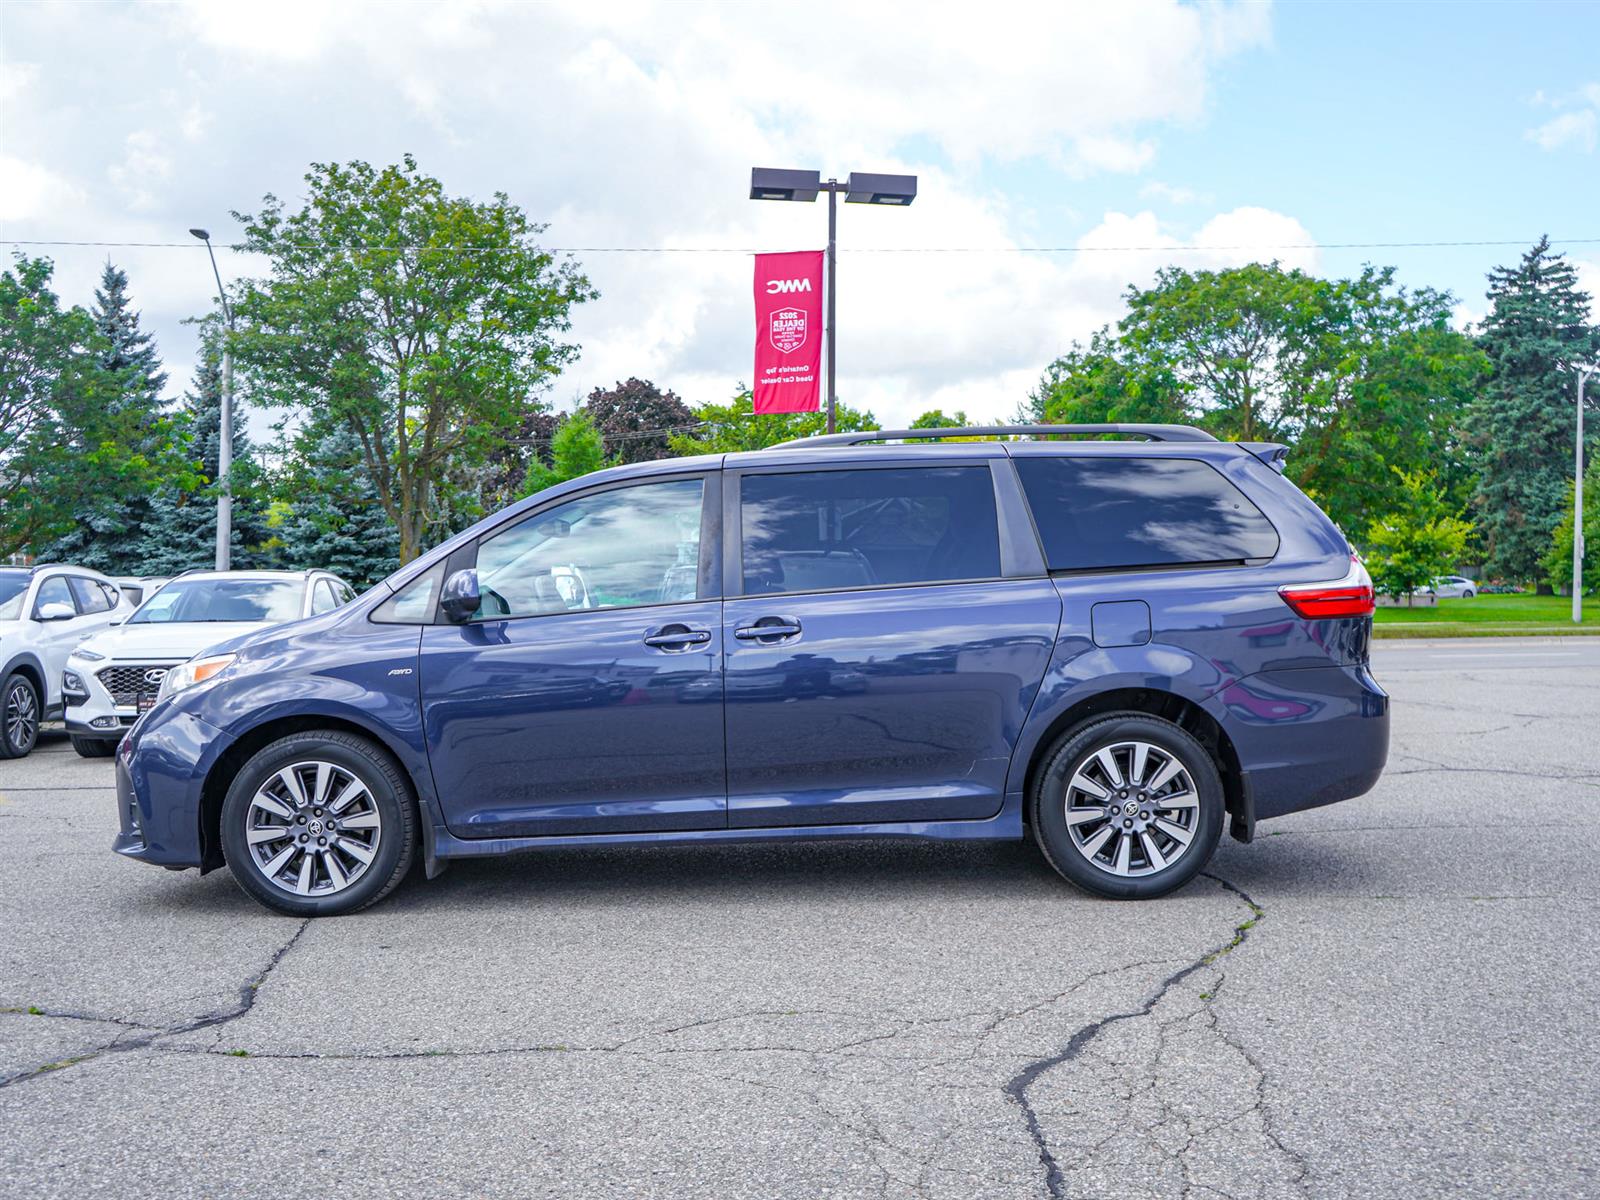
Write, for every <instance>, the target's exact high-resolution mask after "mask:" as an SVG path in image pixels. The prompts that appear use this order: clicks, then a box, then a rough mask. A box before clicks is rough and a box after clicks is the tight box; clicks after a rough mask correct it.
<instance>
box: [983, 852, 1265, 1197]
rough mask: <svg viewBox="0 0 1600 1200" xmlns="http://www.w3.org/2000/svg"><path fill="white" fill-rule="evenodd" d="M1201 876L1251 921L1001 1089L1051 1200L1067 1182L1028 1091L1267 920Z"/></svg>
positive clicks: (1234, 888)
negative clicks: (1022, 1126) (1018, 1115)
mask: <svg viewBox="0 0 1600 1200" xmlns="http://www.w3.org/2000/svg"><path fill="white" fill-rule="evenodd" d="M1201 874H1202V875H1204V876H1205V877H1206V878H1207V879H1211V880H1214V881H1215V882H1217V883H1218V884H1220V885H1222V887H1223V888H1224V889H1225V890H1227V891H1230V892H1232V893H1233V894H1234V895H1236V896H1238V897H1239V898H1240V899H1241V900H1243V901H1244V903H1245V904H1246V905H1247V906H1248V907H1249V909H1250V913H1251V915H1250V917H1249V918H1248V919H1247V920H1245V921H1241V922H1240V923H1239V924H1237V925H1235V926H1234V929H1233V936H1232V938H1230V939H1229V940H1228V941H1227V942H1224V943H1222V944H1221V945H1219V946H1215V947H1213V948H1212V949H1211V950H1209V951H1207V952H1206V953H1205V954H1203V955H1201V956H1200V957H1199V958H1197V959H1195V960H1194V961H1193V962H1191V963H1189V964H1187V965H1186V966H1184V967H1181V968H1180V969H1178V970H1177V971H1174V972H1173V973H1172V974H1170V975H1168V976H1167V977H1166V978H1165V979H1164V980H1162V981H1161V983H1160V984H1159V985H1158V986H1157V987H1156V989H1155V990H1154V991H1153V992H1151V993H1150V995H1149V996H1148V997H1146V998H1145V1000H1144V1002H1143V1003H1142V1004H1141V1005H1140V1006H1139V1007H1138V1008H1135V1009H1131V1010H1129V1011H1128V1012H1121V1013H1113V1014H1111V1015H1110V1016H1106V1017H1101V1018H1100V1019H1099V1020H1098V1021H1094V1022H1091V1023H1090V1024H1088V1025H1085V1026H1084V1027H1083V1028H1082V1029H1080V1030H1078V1032H1077V1033H1075V1034H1073V1035H1072V1037H1071V1038H1069V1039H1068V1040H1067V1044H1066V1045H1065V1046H1064V1047H1062V1048H1061V1050H1059V1051H1057V1052H1056V1053H1055V1054H1052V1055H1050V1056H1048V1057H1046V1058H1040V1059H1035V1060H1034V1061H1032V1062H1030V1063H1029V1064H1028V1065H1027V1066H1025V1067H1023V1069H1022V1070H1021V1071H1019V1072H1017V1073H1016V1074H1015V1075H1014V1076H1012V1077H1011V1080H1010V1081H1009V1082H1008V1083H1007V1084H1006V1085H1005V1088H1004V1089H1003V1090H1004V1091H1005V1094H1006V1096H1007V1097H1008V1098H1009V1099H1010V1100H1011V1101H1012V1102H1014V1103H1015V1104H1016V1105H1017V1107H1018V1108H1020V1109H1021V1110H1022V1115H1023V1119H1024V1121H1025V1123H1026V1125H1027V1128H1028V1134H1029V1136H1030V1137H1031V1138H1032V1139H1033V1144H1034V1149H1035V1150H1036V1151H1037V1152H1038V1155H1039V1162H1040V1165H1041V1166H1043V1168H1044V1172H1045V1188H1046V1190H1047V1191H1048V1193H1049V1195H1050V1197H1051V1200H1066V1179H1065V1176H1064V1175H1063V1173H1062V1171H1061V1164H1060V1163H1059V1162H1057V1161H1056V1157H1055V1155H1054V1154H1053V1153H1052V1152H1051V1150H1050V1146H1049V1143H1048V1141H1047V1140H1046V1138H1045V1134H1044V1127H1043V1125H1042V1124H1041V1122H1040V1120H1039V1114H1038V1112H1037V1111H1036V1110H1035V1109H1034V1107H1033V1105H1032V1103H1031V1102H1030V1101H1029V1099H1028V1089H1029V1088H1031V1087H1032V1086H1033V1085H1034V1083H1036V1082H1037V1081H1038V1079H1039V1077H1040V1076H1042V1075H1043V1074H1045V1072H1047V1071H1049V1070H1051V1069H1053V1068H1055V1067H1059V1066H1061V1065H1062V1064H1063V1063H1067V1062H1071V1061H1072V1060H1073V1059H1075V1058H1077V1057H1078V1056H1079V1055H1080V1054H1082V1053H1083V1052H1084V1050H1085V1049H1087V1048H1088V1046H1089V1044H1090V1043H1091V1042H1093V1041H1094V1040H1095V1038H1097V1037H1099V1036H1100V1034H1101V1032H1103V1031H1104V1030H1105V1029H1107V1028H1109V1027H1110V1026H1112V1025H1116V1024H1119V1023H1120V1022H1123V1021H1131V1020H1134V1019H1135V1018H1138V1017H1147V1016H1149V1015H1150V1014H1151V1012H1152V1011H1154V1009H1155V1007H1156V1005H1157V1004H1159V1003H1160V1002H1161V1001H1162V1000H1163V999H1165V998H1166V995H1167V993H1168V992H1170V991H1171V990H1172V989H1173V988H1174V987H1175V986H1176V985H1177V984H1180V983H1182V982H1183V981H1184V980H1185V979H1187V978H1189V976H1191V975H1193V974H1195V973H1196V972H1197V971H1202V970H1204V969H1205V968H1206V967H1208V966H1210V965H1211V964H1213V963H1215V962H1216V961H1217V960H1218V959H1219V958H1221V957H1222V956H1223V955H1225V954H1228V953H1231V952H1232V951H1233V950H1235V949H1236V948H1237V947H1239V946H1241V945H1243V944H1244V942H1245V940H1246V939H1247V938H1248V937H1249V936H1250V931H1251V930H1252V929H1253V928H1254V927H1255V926H1256V924H1257V922H1259V921H1261V920H1262V919H1263V918H1264V917H1265V916H1266V909H1264V908H1262V907H1261V906H1260V905H1259V904H1257V903H1256V902H1255V901H1254V900H1253V899H1251V897H1250V896H1249V894H1248V893H1246V892H1245V891H1244V889H1243V888H1240V887H1239V886H1238V885H1236V884H1234V883H1232V882H1230V881H1229V880H1226V879H1224V878H1222V876H1220V875H1214V874H1212V873H1211V872H1210V871H1202V872H1201Z"/></svg>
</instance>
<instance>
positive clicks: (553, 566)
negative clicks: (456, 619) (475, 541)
mask: <svg viewBox="0 0 1600 1200" xmlns="http://www.w3.org/2000/svg"><path fill="white" fill-rule="evenodd" d="M703 487H704V484H703V483H702V481H701V480H698V479H678V480H672V481H670V482H667V483H646V484H638V485H636V486H633V487H625V488H613V489H612V490H610V491H605V492H597V493H595V494H593V495H589V496H582V497H580V498H579V499H576V500H570V501H568V502H567V503H566V504H560V505H557V506H556V507H555V508H549V509H545V510H544V511H543V512H540V513H537V514H535V515H534V516H531V517H529V518H527V519H526V520H524V521H521V522H519V523H517V524H516V525H513V526H512V527H511V528H510V529H507V530H505V531H504V532H501V533H497V534H495V535H494V536H493V537H491V538H489V539H488V540H486V541H485V542H484V543H483V544H482V545H480V546H479V547H478V586H479V588H480V589H481V590H482V593H483V601H482V603H481V604H480V605H479V607H478V612H477V614H476V615H477V616H478V617H480V618H488V619H490V620H493V619H494V618H496V617H527V616H537V615H540V614H545V613H562V612H579V611H583V610H587V609H596V608H629V607H633V606H636V605H641V604H672V603H675V602H677V601H683V600H693V599H695V598H696V596H697V581H698V579H699V563H700V494H701V491H702V489H703Z"/></svg>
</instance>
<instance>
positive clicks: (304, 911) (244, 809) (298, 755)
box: [222, 730, 418, 917]
mask: <svg viewBox="0 0 1600 1200" xmlns="http://www.w3.org/2000/svg"><path fill="white" fill-rule="evenodd" d="M308 761H318V762H326V763H331V764H333V765H334V766H335V767H337V768H339V769H340V770H342V771H344V772H346V773H348V774H349V775H350V776H351V777H352V778H354V779H357V780H359V781H360V782H361V783H362V784H364V785H365V787H366V789H367V792H368V794H369V795H370V796H371V800H372V807H373V809H374V810H375V811H376V812H377V814H378V816H379V818H380V819H381V825H380V828H379V831H378V833H377V834H376V837H377V842H376V847H375V851H376V852H375V854H374V856H373V858H372V861H371V862H370V863H368V864H367V865H366V866H365V867H364V868H363V869H362V873H361V874H360V876H359V877H358V878H354V879H353V881H352V882H351V883H350V884H349V885H348V886H346V887H345V888H344V889H343V890H340V891H334V892H332V893H331V894H328V895H323V896H316V895H311V896H304V895H297V894H295V893H294V892H292V891H289V890H287V889H286V888H285V887H282V886H279V885H278V884H275V883H273V882H272V880H270V879H269V878H268V877H267V876H266V874H265V873H264V872H263V870H262V867H261V866H260V865H259V864H258V863H257V862H256V859H255V858H254V856H253V855H252V854H251V852H250V845H249V843H248V840H247V833H248V829H249V822H250V820H251V801H252V799H253V798H254V797H255V795H256V792H257V790H258V789H259V788H261V787H262V786H263V785H264V784H266V783H267V782H268V781H269V780H271V779H272V778H273V776H275V775H277V774H278V772H279V771H281V770H283V769H284V768H286V767H289V766H291V765H293V764H296V763H305V762H308ZM330 811H331V810H330ZM417 837H418V830H417V804H416V798H415V795H414V794H413V792H412V790H411V781H410V780H409V779H407V778H406V776H405V773H404V772H403V771H401V769H400V768H399V767H398V766H397V765H396V764H395V762H394V760H393V759H391V758H390V757H389V755H388V754H387V753H386V752H385V751H383V750H382V749H380V748H379V747H378V746H376V745H375V744H373V743H372V742H369V741H367V740H366V739H365V738H360V737H355V736H352V735H351V734H348V733H338V732H334V731H331V730H329V731H325V732H308V733H295V734H291V735H289V736H288V737H285V738H280V739H279V740H278V741H276V742H273V743H272V744H271V745H269V746H267V747H266V748H265V749H263V750H260V751H258V752H257V753H256V754H255V756H254V757H252V758H251V759H250V761H249V762H247V763H245V765H244V766H243V768H241V769H240V771H239V773H238V774H237V775H235V776H234V779H233V783H232V784H231V785H229V787H228V794H227V796H226V797H225V798H224V799H223V802H222V851H223V855H224V857H225V858H226V859H227V862H228V869H229V870H230V871H231V872H232V874H233V877H234V879H235V880H236V881H237V882H238V884H239V886H240V887H241V888H243V889H244V890H245V891H246V892H248V893H249V894H250V895H251V896H252V897H254V898H255V899H256V900H259V901H260V902H261V903H262V904H264V905H266V906H267V907H268V908H272V909H276V910H277V911H278V912H281V913H288V914H289V915H291V916H296V917H332V916H338V915H340V914H343V913H351V912H356V911H357V910H359V909H363V908H366V907H367V906H368V905H369V904H376V903H377V902H378V901H379V900H381V899H383V898H384V897H385V896H387V895H388V894H389V893H390V892H392V891H393V890H394V889H395V887H396V885H398V884H399V882H400V880H401V879H402V878H404V877H405V874H406V872H407V871H408V870H410V869H411V865H412V863H413V862H414V861H415V860H416V857H417ZM329 853H330V854H331V853H332V851H331V850H330V851H329Z"/></svg>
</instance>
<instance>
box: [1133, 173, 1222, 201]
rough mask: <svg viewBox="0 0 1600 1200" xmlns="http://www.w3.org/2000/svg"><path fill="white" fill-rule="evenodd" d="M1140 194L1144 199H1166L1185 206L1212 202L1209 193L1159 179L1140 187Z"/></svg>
mask: <svg viewBox="0 0 1600 1200" xmlns="http://www.w3.org/2000/svg"><path fill="white" fill-rule="evenodd" d="M1139 196H1140V198H1141V199H1144V200H1165V201H1166V202H1167V203H1168V204H1176V205H1180V206H1185V207H1186V206H1188V205H1190V204H1210V203H1211V199H1212V198H1211V196H1210V194H1209V193H1204V192H1197V191H1195V190H1194V189H1193V188H1187V187H1175V186H1173V185H1172V184H1170V183H1163V182H1161V181H1160V180H1159V179H1155V180H1151V181H1150V182H1149V183H1147V184H1145V185H1144V186H1143V187H1142V188H1140V189H1139Z"/></svg>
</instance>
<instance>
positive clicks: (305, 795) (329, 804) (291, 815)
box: [245, 760, 383, 896]
mask: <svg viewBox="0 0 1600 1200" xmlns="http://www.w3.org/2000/svg"><path fill="white" fill-rule="evenodd" d="M382 837H383V818H382V816H380V815H379V812H378V805H377V801H375V800H374V799H373V796H372V790H371V789H370V788H369V787H368V786H367V785H366V784H365V783H363V782H362V781H361V779H359V778H358V777H357V776H355V775H354V774H352V773H351V772H350V771H348V770H346V769H345V768H344V767H341V766H338V765H337V764H335V763H330V762H321V761H316V760H310V761H306V762H297V763H293V764H291V765H289V766H287V767H284V768H283V769H282V770H280V771H278V772H277V773H276V774H275V775H273V776H272V777H271V778H270V779H268V780H267V781H266V782H265V783H263V784H262V785H261V786H260V787H259V788H257V789H256V794H255V795H254V796H253V797H251V800H250V809H249V812H248V814H247V816H246V818H245V841H246V842H248V843H249V846H250V857H251V860H252V861H253V862H254V863H255V866H256V869H257V870H258V871H260V872H261V874H262V876H263V877H265V878H266V880H267V881H268V882H269V883H271V884H272V885H273V886H274V887H276V888H279V889H281V890H282V891H285V892H288V893H290V894H291V895H295V896H329V895H332V894H333V893H335V892H342V891H344V890H345V889H346V888H348V887H350V886H351V885H352V884H354V883H355V882H356V880H358V879H360V878H361V877H362V876H363V875H364V874H366V871H367V868H368V867H369V866H371V865H372V861H373V859H375V858H376V857H377V855H378V843H379V841H380V840H381V839H382Z"/></svg>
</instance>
